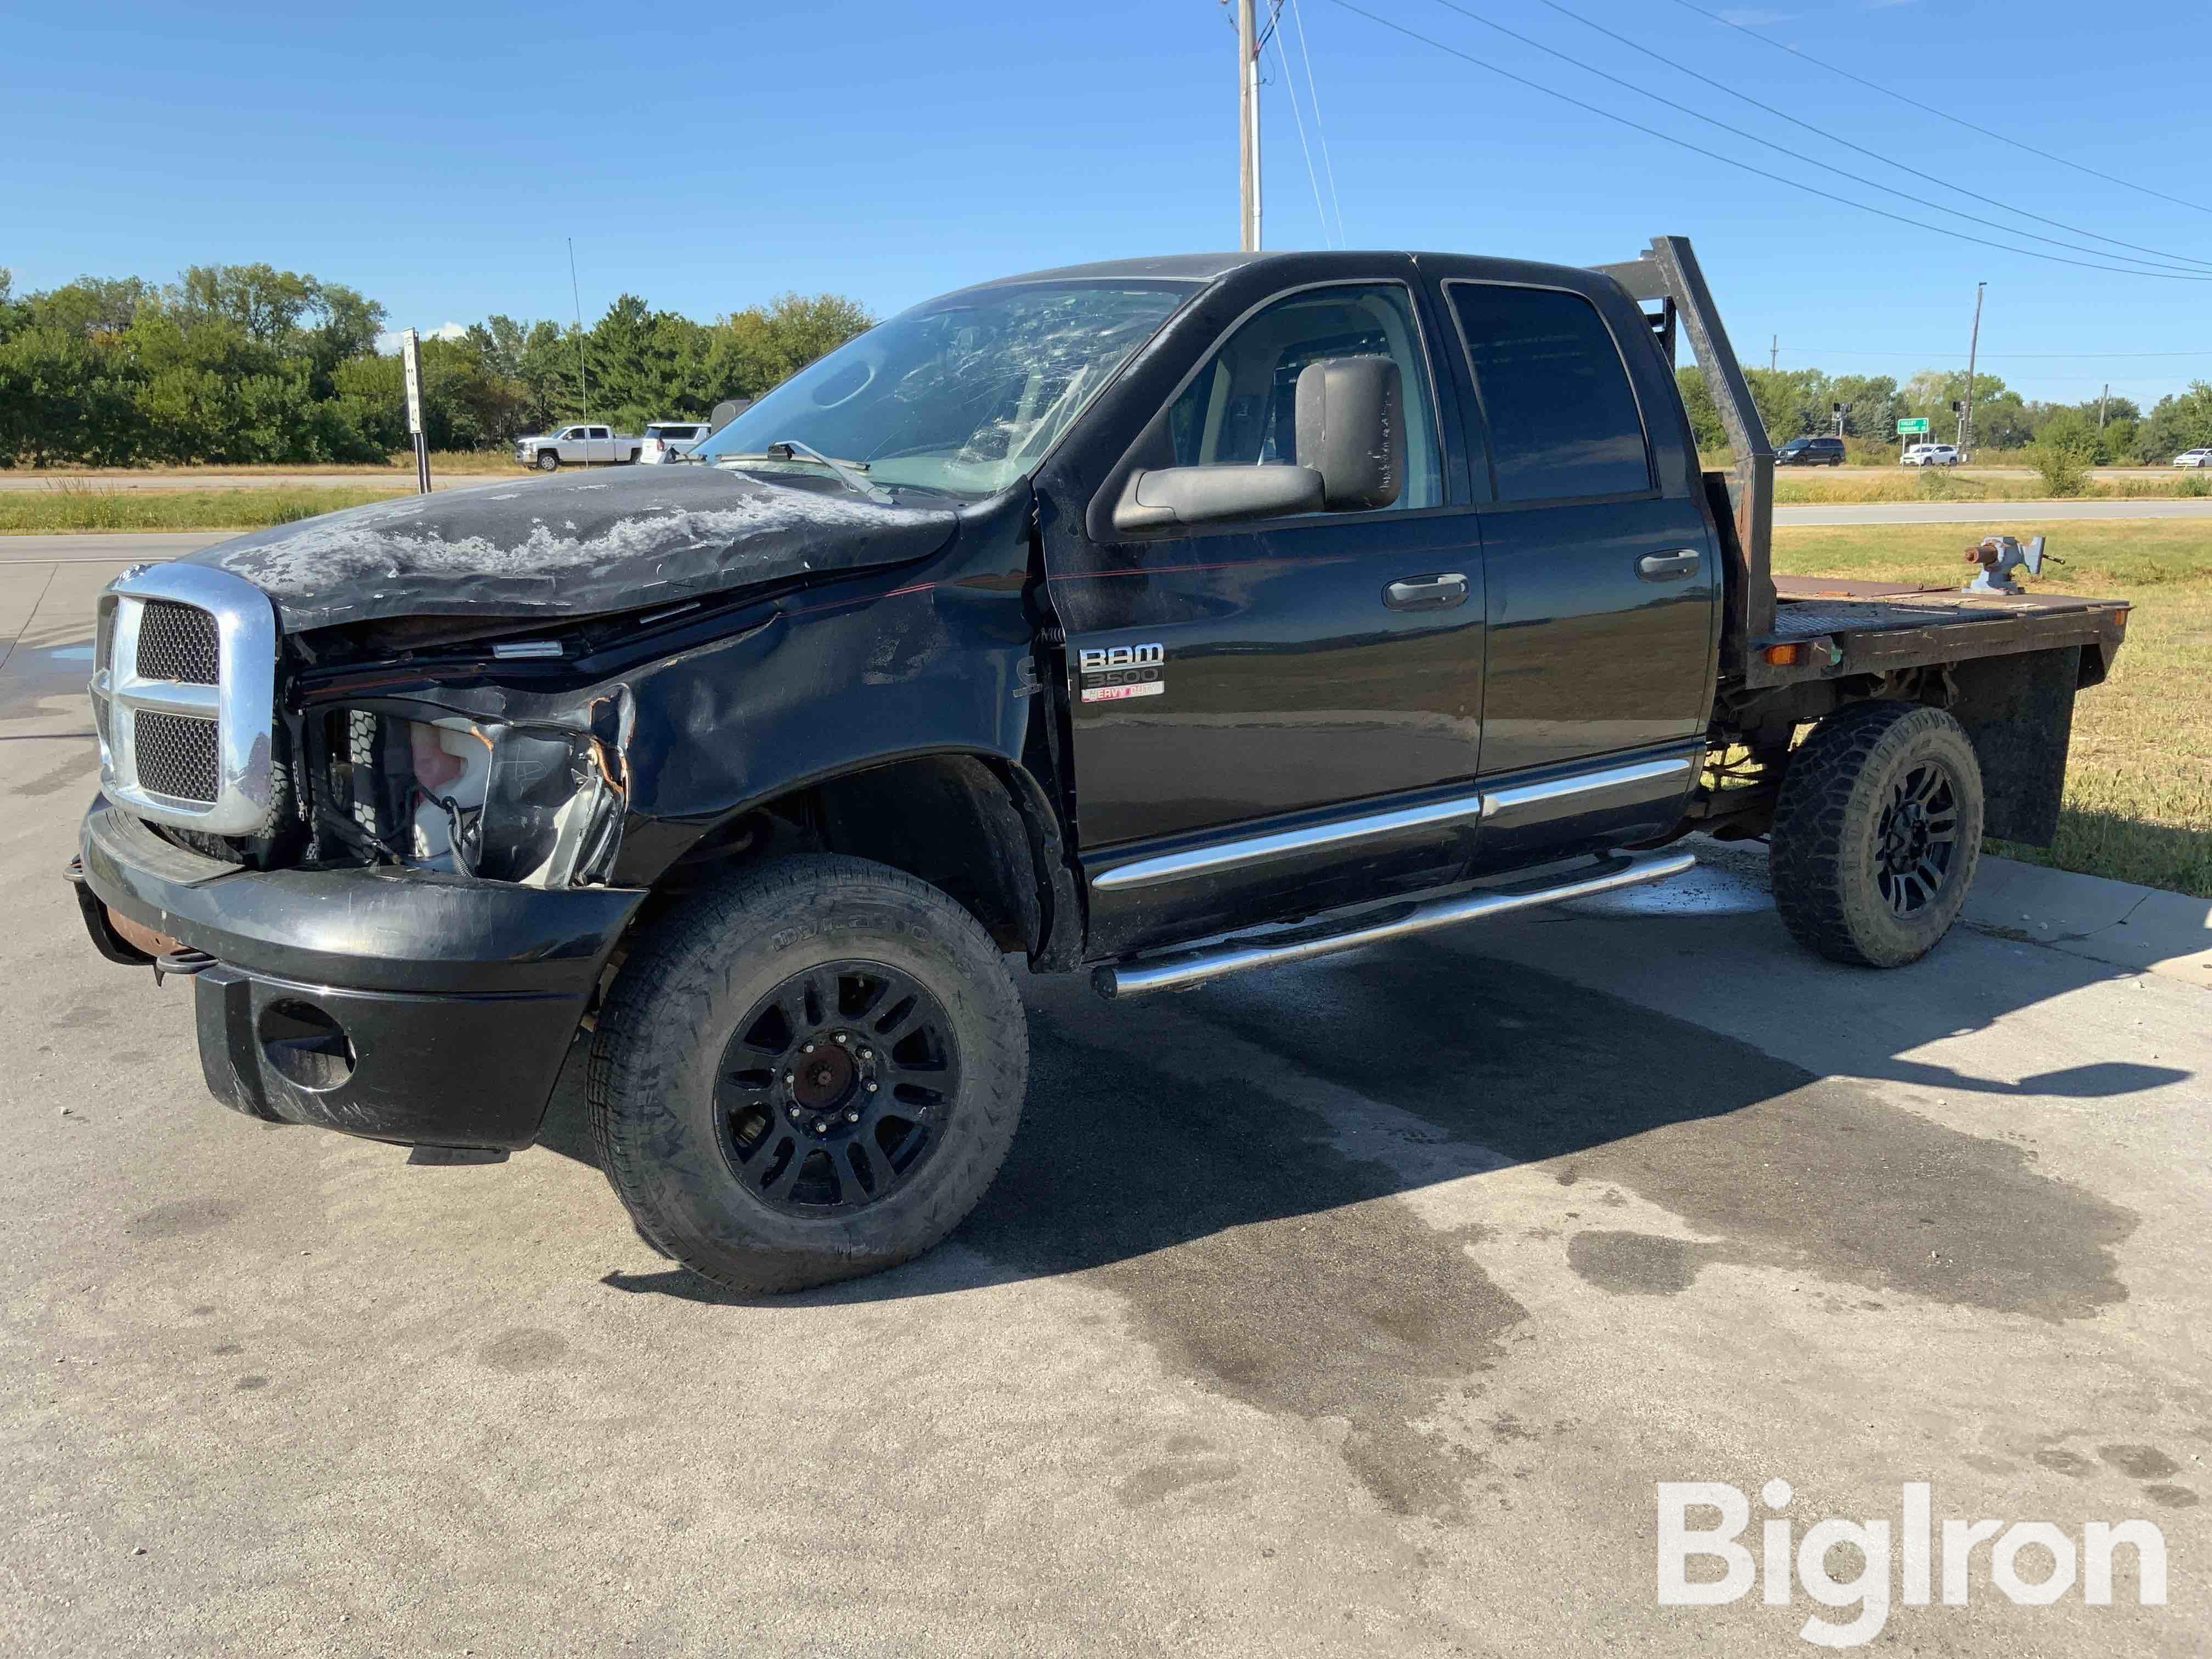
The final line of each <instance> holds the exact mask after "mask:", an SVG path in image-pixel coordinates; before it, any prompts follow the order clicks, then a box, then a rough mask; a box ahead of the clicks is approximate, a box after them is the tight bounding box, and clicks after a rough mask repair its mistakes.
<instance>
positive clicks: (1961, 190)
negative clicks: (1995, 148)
mask: <svg viewBox="0 0 2212 1659" xmlns="http://www.w3.org/2000/svg"><path fill="white" fill-rule="evenodd" d="M1543 3H1544V4H1545V5H1547V6H1548V7H1550V8H1551V9H1553V11H1555V12H1558V13H1559V15H1561V16H1563V17H1571V18H1572V19H1574V21H1576V22H1577V23H1580V24H1581V25H1583V27H1585V28H1591V29H1595V30H1596V31H1597V32H1598V33H1600V34H1602V35H1604V36H1605V37H1606V38H1607V40H1618V41H1619V42H1620V44H1621V45H1622V46H1626V47H1627V48H1628V49H1629V50H1630V51H1632V52H1642V53H1643V54H1644V56H1645V57H1646V58H1651V59H1652V60H1653V61H1655V62H1656V63H1661V64H1666V65H1667V67H1668V68H1669V69H1671V70H1679V71H1680V73H1682V74H1684V75H1686V76H1689V77H1690V78H1691V79H1692V80H1693V81H1702V82H1705V85H1707V86H1709V87H1711V88H1715V89H1716V90H1717V91H1720V92H1724V93H1726V94H1728V95H1729V97H1731V98H1735V99H1737V100H1741V101H1742V102H1744V103H1747V104H1749V105H1750V106H1752V107H1753V109H1761V110H1765V112H1767V113H1768V114H1769V115H1771V116H1775V117H1777V118H1779V119H1782V120H1784V121H1787V122H1789V123H1790V125H1792V126H1798V127H1802V128H1804V129H1805V131H1808V132H1809V133H1812V134H1813V135H1814V137H1819V138H1821V139H1824V140H1826V142H1827V143H1832V144H1839V145H1841V146H1842V147H1843V148H1844V149H1852V150H1857V152H1858V153H1859V154H1860V155H1863V156H1866V157H1867V158H1869V160H1871V161H1880V162H1881V163H1882V164H1884V165H1885V166H1892V167H1893V166H1895V165H1896V162H1895V161H1894V159H1893V157H1890V156H1887V155H1883V154H1882V153H1881V151H1880V150H1875V149H1868V148H1867V147H1866V146H1865V145H1864V144H1857V143H1852V142H1851V141H1850V139H1848V138H1842V137H1837V136H1836V135H1835V134H1834V133H1832V132H1831V131H1828V130H1827V129H1826V128H1825V127H1821V126H1817V125H1814V123H1812V122H1810V121H1805V120H1800V119H1799V118H1797V117H1796V116H1795V115H1792V114H1790V112H1789V111H1788V110H1784V109H1777V108H1776V107H1775V106H1773V105H1771V104H1768V103H1763V102H1761V101H1760V100H1759V99H1756V98H1754V97H1753V96H1752V95H1751V94H1749V93H1747V92H1740V91H1738V90H1737V89H1736V88H1734V87H1732V86H1730V85H1729V84H1728V82H1725V81H1721V80H1717V79H1715V78H1714V77H1713V76H1710V75H1706V74H1704V73H1702V72H1700V71H1699V70H1694V69H1692V68H1691V67H1690V66H1689V65H1688V64H1681V63H1677V62H1676V61H1675V60H1674V59H1673V58H1669V57H1667V56H1666V55H1665V54H1664V53H1662V52H1655V51H1653V50H1652V49H1651V48H1650V46H1644V44H1642V43H1641V42H1640V41H1636V40H1630V39H1629V38H1628V36H1626V35H1625V34H1622V33H1619V32H1618V31H1617V30H1613V29H1609V28H1607V27H1606V26H1605V25H1604V24H1602V23H1600V22H1597V21H1595V20H1593V19H1591V18H1588V17H1585V16H1583V15H1582V14H1581V13H1580V12H1578V11H1571V10H1570V9H1568V8H1566V7H1565V6H1563V5H1561V4H1559V0H1543ZM1845 176H1847V177H1848V176H1850V175H1848V174H1847V175H1845ZM1930 182H1932V183H1934V184H1936V185H1939V186H1941V187H1942V189H1945V190H1948V191H1954V192H1956V193H1957V194H1959V195H1960V196H1964V197H1968V198H1970V199H1971V200H1973V201H1977V202H1985V203H1987V204H1989V205H1990V206H1991V207H1993V208H1998V209H2002V210H2003V211H2004V212H2007V213H2009V214H2012V215H2014V216H2016V217H2019V218H2022V219H2033V220H2034V221H2035V222H2037V223H2038V224H2045V225H2050V226H2052V227H2054V228H2057V229H2059V230H2070V231H2072V232H2073V233H2074V234H2075V235H2077V236H2089V237H2093V238H2095V239H2096V240H2098V241H2100V242H2110V243H2111V244H2112V246H2114V247H2124V248H2130V249H2132V250H2133V251H2134V252H2137V253H2148V254H2151V255H2153V256H2154V257H2155V258H2156V259H2157V260H2158V261H2159V262H2160V263H2161V264H2175V263H2176V262H2179V266H2180V267H2183V268H2185V267H2187V266H2189V265H2203V266H2208V267H2212V260H2207V259H2199V258H2195V257H2194V256H2192V255H2190V254H2186V253H2169V252H2166V251H2165V250H2164V249H2161V248H2154V247H2145V246H2143V245H2142V243H2140V242H2129V241H2124V240H2121V239H2120V238H2119V237H2118V236H2107V235H2106V234H2104V233H2103V232H2101V231H2095V230H2088V229H2085V228H2083V227H2081V226H2080V225H2069V224H2068V223H2067V222H2065V221H2064V220H2063V219H2053V218H2051V217H2049V216H2047V215H2045V214H2041V213H2033V212H2031V211H2029V210H2027V208H2021V207H2015V206H2014V205H2013V204H2011V203H2009V202H2001V201H1999V200H1998V199H1997V198H1996V197H1994V196H1984V195H1983V194H1982V193H1981V192H1980V191H1976V190H1968V189H1967V188H1966V186H1965V185H1955V184H1953V183H1952V182H1951V181H1950V180H1949V179H1933V180H1931V181H1930ZM1899 194H1900V195H1901V194H1903V192H1902V191H1899ZM1916 199H1917V198H1916ZM1931 205H1933V204H1931ZM1945 211H1946V212H1957V211H1958V210H1956V209H1946V210H1945ZM1960 217H1961V218H1972V215H1971V214H1960ZM1975 222H1976V223H1978V224H1987V223H1989V221H1987V220H1977V221H1975ZM1996 228H1997V229H2000V230H2006V231H2010V229H2011V228H2010V227H2009V226H2005V225H1999V226H1996ZM2016 234H2020V235H2024V236H2025V235H2033V234H2034V233H2033V232H2031V231H2021V232H2018V233H2016ZM2038 240H2053V239H2051V238H2039V239H2038ZM2057 246H2060V247H2073V246H2076V245H2075V244H2074V243H2071V242H2058V243H2057ZM2080 251H2081V252H2084V253H2102V252H2104V251H2103V250H2102V249H2101V248H2082V249H2081V250H2080ZM2107 257H2111V256H2107Z"/></svg>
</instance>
